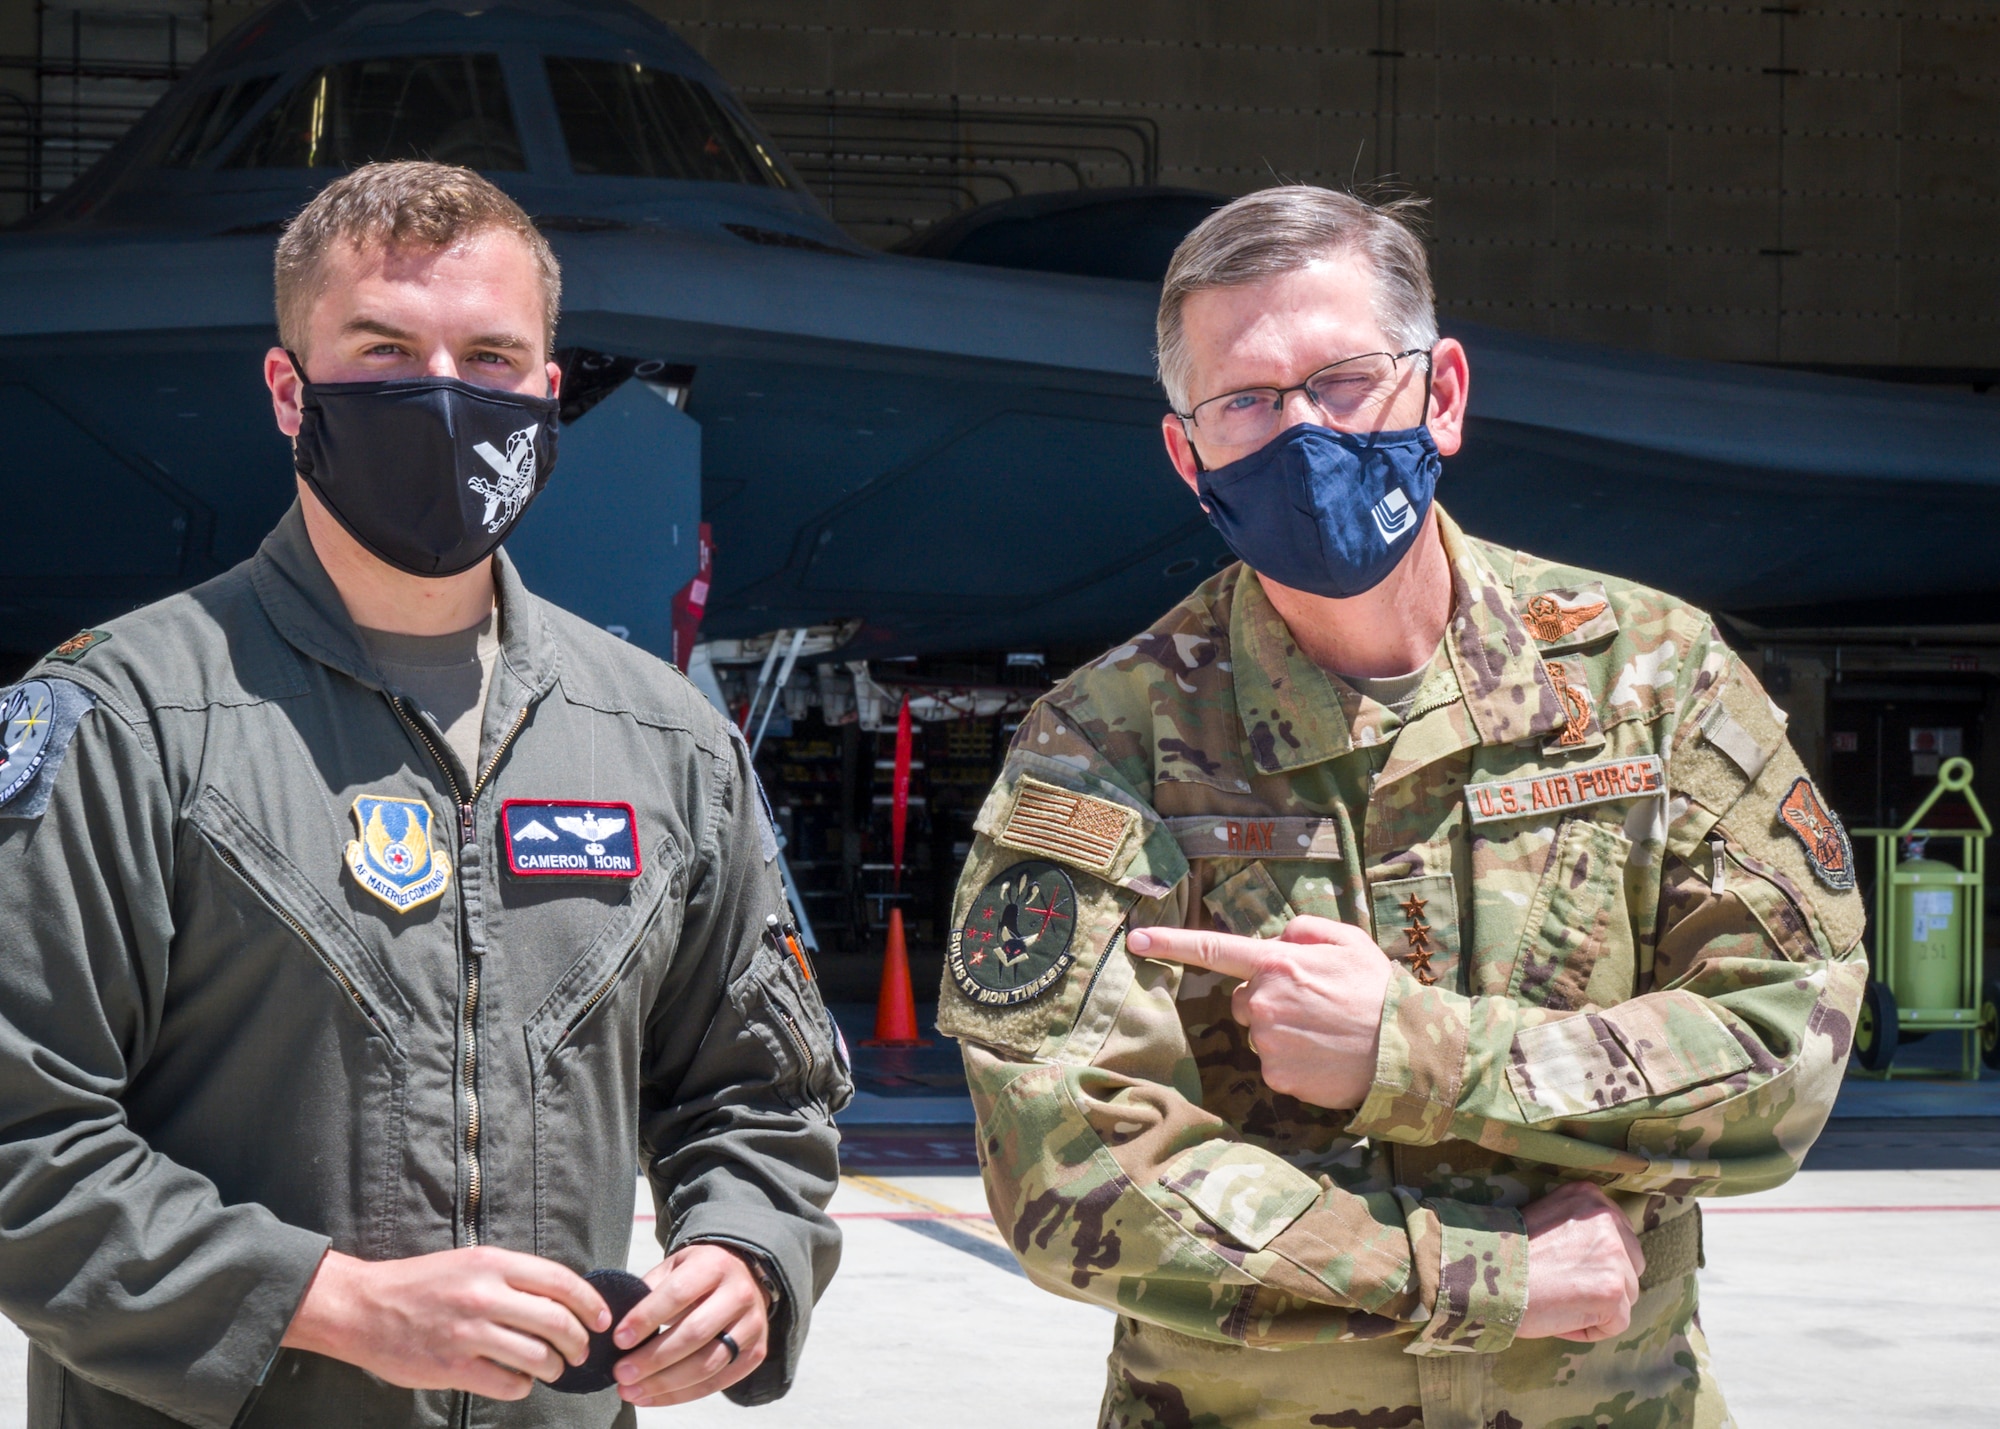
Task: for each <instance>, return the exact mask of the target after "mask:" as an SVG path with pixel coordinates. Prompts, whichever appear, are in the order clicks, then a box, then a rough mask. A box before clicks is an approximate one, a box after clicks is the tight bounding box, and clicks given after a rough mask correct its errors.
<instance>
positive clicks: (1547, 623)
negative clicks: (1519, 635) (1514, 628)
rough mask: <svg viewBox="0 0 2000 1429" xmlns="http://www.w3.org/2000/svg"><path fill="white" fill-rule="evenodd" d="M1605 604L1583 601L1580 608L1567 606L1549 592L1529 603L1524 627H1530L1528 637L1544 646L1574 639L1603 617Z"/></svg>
mask: <svg viewBox="0 0 2000 1429" xmlns="http://www.w3.org/2000/svg"><path fill="white" fill-rule="evenodd" d="M1605 607H1606V602H1604V601H1601V600H1589V601H1584V602H1582V603H1580V604H1577V605H1570V606H1565V605H1564V604H1563V603H1562V602H1561V601H1559V600H1557V599H1556V598H1555V596H1553V595H1552V594H1550V593H1549V592H1548V591H1543V592H1542V593H1541V594H1540V595H1538V596H1535V597H1533V598H1532V599H1530V600H1529V601H1528V608H1527V610H1526V611H1524V612H1523V613H1522V616H1521V623H1522V624H1524V625H1526V626H1527V627H1528V633H1529V634H1530V635H1533V636H1534V637H1535V639H1537V640H1539V641H1541V642H1542V643H1543V644H1544V645H1547V644H1550V643H1551V642H1553V641H1557V640H1561V639H1563V638H1564V637H1565V636H1568V635H1573V634H1575V633H1576V632H1577V631H1578V630H1580V629H1582V628H1583V627H1584V626H1586V625H1588V624H1590V622H1591V621H1593V620H1595V619H1597V617H1598V616H1600V615H1602V614H1604V611H1605Z"/></svg>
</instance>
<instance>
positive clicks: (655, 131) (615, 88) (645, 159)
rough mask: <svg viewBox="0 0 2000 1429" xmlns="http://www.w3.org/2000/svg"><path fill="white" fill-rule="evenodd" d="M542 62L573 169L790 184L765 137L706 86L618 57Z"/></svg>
mask: <svg viewBox="0 0 2000 1429" xmlns="http://www.w3.org/2000/svg"><path fill="white" fill-rule="evenodd" d="M547 63H548V71H549V89H550V90H551V91H552V93H553V94H554V96H555V102H556V114H557V117H558V118H560V119H561V121H562V131H563V139H564V141H565V142H566V143H567V144H568V145H569V165H570V167H571V168H572V169H574V170H575V171H576V172H577V173H579V174H601V175H615V176H619V177H626V178H642V179H705V180H708V181H709V182H712V183H724V184H757V185H760V186H762V187H766V188H788V187H790V185H789V184H788V183H787V182H786V180H785V171H784V170H783V169H782V168H780V167H779V166H778V163H777V161H776V160H775V159H774V158H773V157H772V155H771V153H770V151H769V150H768V149H767V148H766V147H765V141H763V140H761V139H759V138H758V137H757V136H756V135H754V134H752V133H750V132H749V131H748V130H747V129H746V128H745V127H744V126H743V125H742V124H741V123H740V122H738V120H737V119H736V117H735V116H734V115H732V114H731V113H730V112H729V111H728V110H727V109H725V108H724V107H723V106H722V104H721V103H720V101H718V100H717V99H716V97H715V96H714V95H713V94H712V93H710V92H709V90H708V88H707V86H705V85H703V84H700V83H698V82H697V81H695V80H691V79H689V78H687V77H686V76H685V75H679V74H675V73H673V72H672V71H671V70H661V69H652V68H649V67H648V66H646V65H638V64H628V63H624V62H622V61H618V60H577V59H554V58H551V59H549V60H548V61H547Z"/></svg>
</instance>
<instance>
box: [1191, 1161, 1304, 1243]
mask: <svg viewBox="0 0 2000 1429" xmlns="http://www.w3.org/2000/svg"><path fill="white" fill-rule="evenodd" d="M1160 1184H1161V1185H1162V1186H1164V1187H1166V1188H1167V1189H1168V1190H1169V1191H1172V1192H1174V1193H1175V1194H1176V1195H1178V1196H1180V1197H1181V1198H1183V1199H1184V1200H1186V1201H1187V1202H1188V1203H1189V1204H1190V1205H1192V1206H1193V1207H1194V1208H1195V1209H1196V1210H1198V1211H1200V1212H1201V1213H1202V1215H1203V1216H1205V1217H1206V1218H1207V1219H1208V1220H1209V1221H1210V1222H1212V1223H1213V1224H1214V1225H1215V1226H1216V1227H1217V1228H1218V1229H1219V1230H1221V1231H1222V1233H1223V1234H1224V1235H1226V1236H1228V1237H1229V1238H1230V1239H1231V1240H1233V1241H1235V1242H1236V1243H1237V1244H1238V1245H1241V1246H1244V1247H1247V1248H1248V1249H1250V1250H1262V1249H1263V1248H1264V1247H1265V1246H1267V1245H1269V1244H1270V1243H1271V1242H1272V1241H1273V1240H1275V1239H1276V1238H1277V1237H1278V1235H1279V1233H1280V1232H1282V1231H1283V1230H1285V1228H1286V1227H1288V1226H1290V1225H1291V1224H1292V1222H1294V1221H1296V1220H1297V1219H1298V1218H1299V1217H1300V1216H1302V1215H1304V1214H1305V1213H1306V1212H1307V1211H1308V1210H1310V1209H1311V1208H1312V1207H1313V1206H1315V1205H1316V1204H1318V1202H1319V1197H1320V1188H1319V1183H1318V1182H1317V1181H1315V1180H1313V1178H1312V1177H1310V1176H1308V1175H1306V1174H1305V1172H1303V1171H1301V1170H1299V1169H1298V1168H1297V1167H1295V1166H1292V1165H1290V1164H1288V1163H1286V1162H1284V1161H1280V1160H1279V1159H1278V1158H1277V1157H1275V1156H1273V1155H1272V1154H1271V1153H1270V1152H1268V1151H1260V1150H1258V1149H1257V1148H1256V1147H1254V1146H1246V1145H1244V1144H1243V1143H1241V1142H1236V1141H1207V1142H1203V1143H1202V1144H1201V1145H1200V1146H1196V1147H1191V1148H1190V1149H1188V1150H1186V1151H1183V1152H1182V1153H1181V1154H1180V1155H1178V1156H1176V1157H1175V1158H1174V1159H1173V1160H1171V1161H1169V1162H1168V1163H1167V1164H1166V1166H1165V1168H1164V1169H1163V1170H1162V1171H1161V1172H1160Z"/></svg>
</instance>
